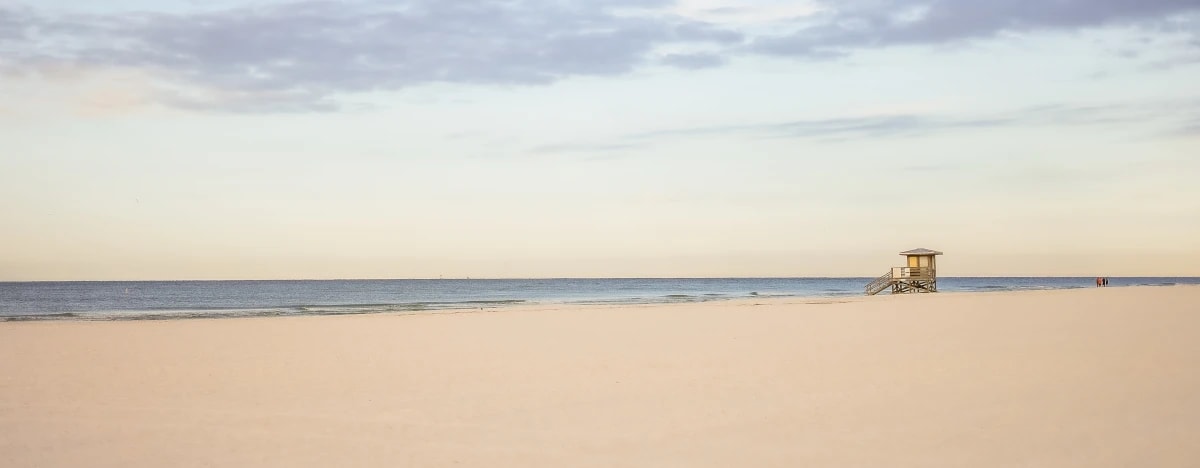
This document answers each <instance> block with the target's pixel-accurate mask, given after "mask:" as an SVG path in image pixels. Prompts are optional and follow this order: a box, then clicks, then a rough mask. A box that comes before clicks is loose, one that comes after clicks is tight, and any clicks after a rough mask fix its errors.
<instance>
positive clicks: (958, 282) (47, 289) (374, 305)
mask: <svg viewBox="0 0 1200 468" xmlns="http://www.w3.org/2000/svg"><path fill="white" fill-rule="evenodd" d="M870 280H871V278H704V279H697V278H685V279H661V278H656V279H503V280H491V279H481V280H454V279H449V280H442V279H437V280H329V281H87V282H25V283H0V320H35V319H72V320H81V319H82V320H109V319H159V318H183V317H194V318H202V317H228V316H269V315H306V314H361V313H376V312H406V311H409V312H420V311H430V310H445V309H468V308H480V307H502V306H508V305H514V304H531V303H533V304H538V303H585V304H587V303H592V304H594V303H629V304H637V303H660V302H699V301H711V300H723V299H736V298H747V297H772V296H774V297H791V296H795V297H823V296H857V295H861V294H862V293H863V287H864V286H865V285H866V284H867V283H868V282H869V281H870ZM1174 284H1200V278H1110V282H1109V285H1110V286H1111V287H1116V286H1132V285H1174ZM938 286H939V289H941V290H942V291H1004V290H1018V289H1067V288H1085V287H1093V286H1094V279H1093V278H955V277H947V278H939V280H938Z"/></svg>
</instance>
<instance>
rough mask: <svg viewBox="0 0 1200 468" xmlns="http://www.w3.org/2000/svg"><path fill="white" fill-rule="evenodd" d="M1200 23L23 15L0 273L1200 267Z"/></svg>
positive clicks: (155, 10) (167, 9)
mask: <svg viewBox="0 0 1200 468" xmlns="http://www.w3.org/2000/svg"><path fill="white" fill-rule="evenodd" d="M1197 31H1200V2H1197V1H1180V0H1152V1H1144V0H1143V1H1117V0H1102V1H1089V2H1083V1H1059V2H1049V3H1047V2H1034V1H1014V0H1010V1H993V2H969V1H952V0H943V1H915V0H878V1H875V0H853V1H842V2H821V1H808V2H774V1H772V2H767V1H748V0H747V1H720V0H685V1H680V2H670V1H657V0H613V1H593V2H564V1H548V0H546V1H519V0H518V1H506V2H491V1H458V2H444V1H432V0H422V1H413V2H382V1H357V2H324V1H305V2H291V1H234V0H223V1H216V2H198V1H134V0H127V1H111V2H90V3H84V2H68V1H60V0H55V1H46V0H42V1H39V2H36V3H35V2H12V1H4V0H0V219H3V220H5V223H4V225H5V226H4V229H3V230H0V280H3V279H10V280H24V279H158V278H163V279H175V278H357V277H438V276H446V277H461V276H472V277H530V276H794V275H795V276H813V275H818V276H846V275H852V276H874V275H877V274H879V273H881V272H882V271H884V270H885V269H886V268H887V267H888V266H891V265H892V264H894V263H897V262H898V260H899V257H897V256H896V255H895V252H898V251H900V250H906V249H909V248H914V247H930V248H935V249H938V250H943V251H945V252H947V255H946V257H945V258H944V259H943V260H941V261H940V262H939V265H940V266H941V269H942V270H945V271H944V273H943V274H955V275H1084V276H1088V275H1100V274H1104V275H1109V276H1123V275H1200V241H1198V240H1197V239H1200V184H1198V183H1197V182H1196V179H1197V176H1200V158H1197V157H1196V155H1197V154H1200V151H1198V150H1200V86H1197V84H1196V83H1200V33H1198V32H1197Z"/></svg>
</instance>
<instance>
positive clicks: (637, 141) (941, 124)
mask: <svg viewBox="0 0 1200 468" xmlns="http://www.w3.org/2000/svg"><path fill="white" fill-rule="evenodd" d="M1197 110H1200V101H1198V100H1184V101H1170V102H1148V103H1140V104H1101V105H1073V104H1052V105H1044V106H1034V107H1027V108H1023V109H1017V110H1013V111H1008V112H998V113H992V114H982V115H969V114H957V115H956V114H889V115H865V116H848V117H841V118H831V119H805V120H791V121H784V122H766V123H757V124H739V125H715V126H706V127H688V128H675V129H665V130H657V131H652V132H642V133H633V134H627V135H621V136H618V137H616V138H613V139H612V140H610V141H607V142H602V143H597V142H590V143H589V142H573V143H560V144H550V145H543V146H539V147H536V148H533V149H531V150H530V151H534V152H538V153H588V152H596V151H621V150H627V149H639V148H645V147H649V146H652V145H653V144H655V143H658V142H661V141H664V140H671V139H679V138H697V137H708V136H741V137H747V138H795V139H805V140H813V141H821V142H842V141H850V140H859V139H881V138H901V137H912V136H923V135H931V134H937V133H941V132H946V131H950V130H962V129H977V130H987V129H996V128H1011V127H1036V126H1064V125H1066V126H1084V125H1113V124H1127V123H1131V122H1148V121H1152V120H1156V119H1158V120H1165V121H1169V122H1173V123H1171V125H1183V124H1180V123H1179V122H1180V120H1181V119H1186V118H1187V116H1190V115H1194V113H1195V112H1196V111H1197ZM1184 128H1191V129H1192V130H1193V131H1194V127H1184ZM1188 132H1189V130H1184V131H1182V132H1181V133H1184V134H1187V133H1188Z"/></svg>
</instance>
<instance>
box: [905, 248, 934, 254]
mask: <svg viewBox="0 0 1200 468" xmlns="http://www.w3.org/2000/svg"><path fill="white" fill-rule="evenodd" d="M941 254H942V253H941V252H938V251H936V250H929V249H926V248H920V249H912V250H908V251H904V252H900V255H941Z"/></svg>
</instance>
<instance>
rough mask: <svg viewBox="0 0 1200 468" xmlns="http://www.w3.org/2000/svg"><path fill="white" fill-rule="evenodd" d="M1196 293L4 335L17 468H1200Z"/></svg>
mask: <svg viewBox="0 0 1200 468" xmlns="http://www.w3.org/2000/svg"><path fill="white" fill-rule="evenodd" d="M1197 434H1200V287H1182V286H1180V287H1128V288H1108V289H1081V290H1056V291H1026V292H1004V293H943V294H936V295H910V296H896V297H886V296H882V297H871V298H848V299H798V298H790V299H769V300H768V299H764V300H754V301H728V302H708V303H694V304H671V305H641V306H537V307H533V306H531V307H515V308H507V309H499V310H494V311H493V310H486V311H472V312H462V313H442V314H426V315H420V314H417V315H361V316H318V317H291V318H247V319H216V320H168V321H124V322H69V321H65V322H11V323H0V466H4V467H9V468H17V467H55V466H89V467H109V466H111V467H161V466H177V467H178V466H280V467H284V466H286V467H296V466H314V467H317V466H322V467H323V466H380V467H383V466H388V467H395V466H412V467H439V466H474V467H529V466H536V467H563V466H576V467H588V466H594V467H619V466H628V467H650V466H654V467H664V466H687V467H704V466H711V467H728V466H756V467H768V466H778V467H796V466H844V467H876V466H889V467H966V466H972V467H987V466H996V467H1001V466H1003V467H1009V466H1025V467H1043V466H1044V467H1065V466H1078V467H1105V466H1113V467H1116V466H1122V467H1125V466H1157V467H1166V466H1180V467H1182V466H1196V464H1198V463H1200V438H1198V437H1197Z"/></svg>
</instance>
